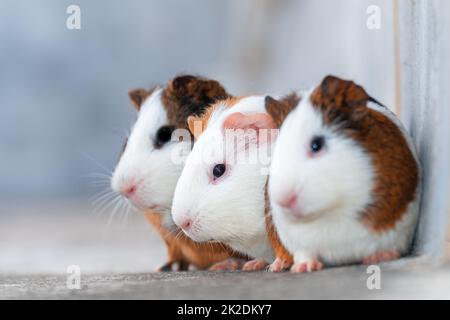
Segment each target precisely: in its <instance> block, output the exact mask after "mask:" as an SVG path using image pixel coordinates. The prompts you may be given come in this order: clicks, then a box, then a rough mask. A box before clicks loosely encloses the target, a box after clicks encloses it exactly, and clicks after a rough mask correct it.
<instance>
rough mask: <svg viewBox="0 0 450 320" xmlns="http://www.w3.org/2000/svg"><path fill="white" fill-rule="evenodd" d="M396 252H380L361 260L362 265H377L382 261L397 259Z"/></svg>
mask: <svg viewBox="0 0 450 320" xmlns="http://www.w3.org/2000/svg"><path fill="white" fill-rule="evenodd" d="M399 257H400V255H399V253H398V252H397V251H396V250H380V251H377V252H375V253H374V254H372V255H370V256H367V257H365V258H364V259H363V263H364V264H377V263H380V262H384V261H390V260H394V259H397V258H399Z"/></svg>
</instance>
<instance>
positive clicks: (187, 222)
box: [179, 218, 192, 231]
mask: <svg viewBox="0 0 450 320" xmlns="http://www.w3.org/2000/svg"><path fill="white" fill-rule="evenodd" d="M179 226H180V228H181V229H183V230H186V231H187V230H189V229H190V228H191V226H192V219H191V218H184V219H183V220H181V221H180V224H179Z"/></svg>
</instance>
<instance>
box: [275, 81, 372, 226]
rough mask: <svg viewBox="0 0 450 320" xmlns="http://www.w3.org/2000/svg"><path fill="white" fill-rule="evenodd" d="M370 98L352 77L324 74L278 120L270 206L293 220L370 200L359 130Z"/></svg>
mask: <svg viewBox="0 0 450 320" xmlns="http://www.w3.org/2000/svg"><path fill="white" fill-rule="evenodd" d="M370 99H371V98H370V97H369V96H368V95H367V93H366V92H365V91H364V89H363V88H362V87H360V86H357V85H356V84H354V83H353V82H351V81H345V80H341V79H339V78H336V77H332V76H328V77H326V78H325V79H324V80H323V81H322V83H321V84H320V85H319V86H318V87H317V88H316V89H314V90H311V91H309V92H307V93H306V94H305V95H304V96H303V97H302V99H301V101H300V102H299V104H298V105H297V106H296V107H295V109H294V110H293V111H292V112H290V113H289V114H288V116H287V117H286V119H285V120H284V122H283V124H282V125H281V129H280V133H279V136H278V139H277V144H276V146H275V150H274V155H273V158H272V163H271V176H270V179H269V194H270V199H271V201H272V205H273V206H276V207H277V208H278V209H279V210H276V211H278V212H283V213H284V214H286V215H287V216H288V217H289V218H290V219H292V221H303V222H307V221H310V220H314V219H317V218H319V217H321V216H323V215H330V216H331V215H333V214H339V213H345V212H357V211H358V209H361V208H363V207H364V206H365V205H367V204H368V203H369V202H370V191H371V188H372V180H373V176H374V170H373V166H372V164H371V158H370V156H369V155H368V154H367V152H366V151H365V150H364V148H363V147H362V146H361V145H360V144H359V143H358V141H357V139H355V135H361V134H364V132H363V131H364V130H365V129H364V128H365V126H364V121H365V117H366V114H367V110H368V108H367V102H368V101H369V100H370Z"/></svg>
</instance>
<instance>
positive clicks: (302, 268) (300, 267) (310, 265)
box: [291, 260, 323, 272]
mask: <svg viewBox="0 0 450 320" xmlns="http://www.w3.org/2000/svg"><path fill="white" fill-rule="evenodd" d="M322 269H323V264H322V262H320V261H319V260H310V261H307V262H297V263H294V265H293V266H292V267H291V272H313V271H319V270H322Z"/></svg>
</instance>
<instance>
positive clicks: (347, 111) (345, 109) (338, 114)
mask: <svg viewBox="0 0 450 320" xmlns="http://www.w3.org/2000/svg"><path fill="white" fill-rule="evenodd" d="M370 99H371V98H370V96H369V95H368V94H367V93H366V91H365V90H364V89H363V88H362V87H361V86H359V85H357V84H355V83H354V82H353V81H348V80H343V79H340V78H337V77H334V76H327V77H325V79H323V81H322V83H321V84H320V86H319V87H317V88H316V89H315V90H314V92H313V93H312V95H311V101H312V103H313V104H314V105H316V106H319V107H320V108H321V110H322V111H324V112H325V114H327V115H329V116H330V117H331V119H330V120H333V119H332V118H339V119H343V118H345V119H348V120H352V121H359V120H361V119H362V118H363V117H364V116H365V115H366V113H367V102H368V101H369V100H370ZM333 109H335V110H333Z"/></svg>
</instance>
